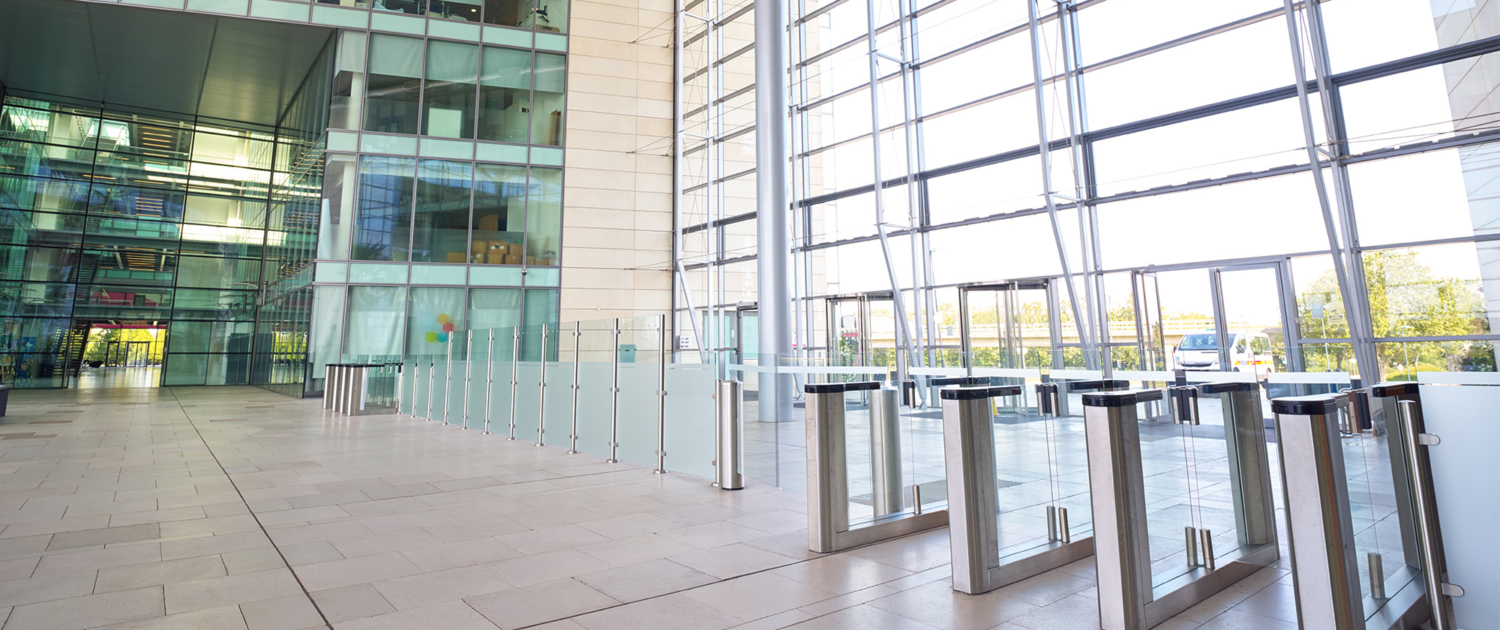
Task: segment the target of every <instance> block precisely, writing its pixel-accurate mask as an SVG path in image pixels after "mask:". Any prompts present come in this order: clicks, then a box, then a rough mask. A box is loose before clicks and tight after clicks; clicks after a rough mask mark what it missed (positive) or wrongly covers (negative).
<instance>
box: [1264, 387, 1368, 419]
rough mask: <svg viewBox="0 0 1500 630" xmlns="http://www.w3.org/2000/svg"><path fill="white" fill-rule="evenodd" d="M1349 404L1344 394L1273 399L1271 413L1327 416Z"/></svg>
mask: <svg viewBox="0 0 1500 630" xmlns="http://www.w3.org/2000/svg"><path fill="white" fill-rule="evenodd" d="M1348 404H1349V395H1348V394H1346V393H1342V392H1341V393H1337V394H1318V395H1316V396H1288V397H1286V398H1273V399H1271V413H1274V414H1276V415H1282V414H1286V415H1289V416H1326V415H1329V414H1332V413H1334V412H1336V411H1338V410H1339V408H1341V407H1345V406H1348Z"/></svg>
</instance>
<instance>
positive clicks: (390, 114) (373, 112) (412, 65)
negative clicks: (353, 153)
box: [365, 0, 424, 135]
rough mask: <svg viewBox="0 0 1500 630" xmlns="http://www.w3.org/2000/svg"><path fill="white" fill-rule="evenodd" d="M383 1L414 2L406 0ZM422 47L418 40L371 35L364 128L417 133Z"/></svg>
mask: <svg viewBox="0 0 1500 630" xmlns="http://www.w3.org/2000/svg"><path fill="white" fill-rule="evenodd" d="M378 1H379V0H377V2H378ZM386 1H387V2H396V1H400V2H401V3H403V4H413V3H410V2H407V1H406V0H386ZM423 48H424V46H423V44H422V40H420V39H412V38H410V37H394V36H391V35H371V41H370V72H369V80H368V82H367V83H368V85H367V86H366V89H367V95H366V97H365V131H382V132H386V133H404V134H412V135H415V134H416V133H417V129H418V127H417V119H418V111H417V105H418V101H420V100H421V95H422V49H423Z"/></svg>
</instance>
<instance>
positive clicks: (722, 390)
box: [714, 381, 745, 490]
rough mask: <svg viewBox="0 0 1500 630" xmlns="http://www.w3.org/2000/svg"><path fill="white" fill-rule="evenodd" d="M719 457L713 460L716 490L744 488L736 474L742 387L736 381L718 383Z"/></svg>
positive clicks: (740, 478)
mask: <svg viewBox="0 0 1500 630" xmlns="http://www.w3.org/2000/svg"><path fill="white" fill-rule="evenodd" d="M718 394H719V396H718V397H719V456H718V459H717V460H715V463H716V467H717V471H718V480H717V481H716V482H714V485H717V486H718V487H719V489H720V490H739V489H742V488H744V487H745V480H744V476H743V475H741V474H740V459H741V452H742V446H741V442H740V430H741V426H740V422H741V417H742V415H743V412H744V407H745V400H744V385H743V384H742V383H740V382H739V381H719V391H718Z"/></svg>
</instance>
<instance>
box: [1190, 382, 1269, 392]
mask: <svg viewBox="0 0 1500 630" xmlns="http://www.w3.org/2000/svg"><path fill="white" fill-rule="evenodd" d="M1257 389H1260V383H1256V382H1253V381H1252V382H1247V381H1235V382H1226V383H1204V384H1202V385H1199V386H1198V391H1199V392H1202V393H1204V394H1222V393H1224V392H1253V391H1255V390H1257Z"/></svg>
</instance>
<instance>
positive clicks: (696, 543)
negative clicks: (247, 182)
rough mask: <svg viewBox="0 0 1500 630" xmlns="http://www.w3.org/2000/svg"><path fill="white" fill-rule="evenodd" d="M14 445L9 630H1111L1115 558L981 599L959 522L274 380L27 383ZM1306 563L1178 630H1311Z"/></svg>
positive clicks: (7, 428)
mask: <svg viewBox="0 0 1500 630" xmlns="http://www.w3.org/2000/svg"><path fill="white" fill-rule="evenodd" d="M1017 426H1021V427H1032V426H1036V425H1035V424H1034V423H1029V424H1021V425H1017ZM0 436H3V437H5V438H6V439H4V440H0V462H3V466H0V483H3V484H4V487H3V489H0V490H3V491H0V494H3V496H0V499H3V500H0V522H4V523H8V525H6V526H5V528H4V529H3V530H0V618H4V617H6V615H7V614H8V620H7V621H6V625H5V628H6V629H7V630H12V629H23V630H24V629H28V628H49V629H61V628H94V627H99V626H107V625H110V624H122V627H147V625H149V627H153V628H155V627H182V628H236V629H241V630H243V629H245V628H251V629H257V630H258V629H261V628H268V629H269V628H287V629H298V628H316V627H325V626H328V625H331V626H333V627H335V628H338V629H340V630H343V629H350V630H367V629H376V628H387V629H396V628H403V629H404V628H422V629H423V630H443V629H448V628H454V629H468V628H495V627H499V628H505V629H507V630H514V629H518V628H524V627H534V626H536V627H540V628H546V630H580V629H588V630H606V629H607V630H629V629H635V628H644V629H650V630H670V629H691V630H699V629H706V630H716V629H722V628H730V627H739V628H745V629H749V628H758V629H772V628H782V627H797V628H800V629H803V630H817V629H833V628H848V629H861V630H867V629H875V628H892V629H902V630H931V629H932V628H955V629H957V628H962V629H975V630H991V629H993V630H1052V629H1057V630H1077V629H1081V628H1097V627H1098V622H1097V616H1098V614H1097V607H1098V602H1097V600H1096V599H1095V598H1096V594H1095V589H1094V580H1093V573H1094V568H1093V564H1092V561H1088V560H1086V561H1082V562H1079V563H1076V564H1074V565H1070V566H1068V567H1064V568H1062V569H1059V570H1056V571H1052V572H1050V573H1047V574H1045V575H1042V576H1039V577H1036V578H1033V579H1031V580H1028V581H1026V582H1022V583H1019V584H1015V585H1012V586H1009V587H1006V588H1004V589H1001V590H999V591H996V592H993V593H989V594H986V595H980V596H967V595H962V594H957V593H955V592H953V590H952V588H951V584H950V581H949V579H950V576H951V570H950V568H949V566H948V563H949V549H948V534H947V530H946V529H940V530H935V531H931V532H927V533H924V534H921V535H917V536H912V537H908V538H904V539H899V540H894V541H888V542H885V543H881V544H876V545H872V546H868V547H864V548H860V549H855V550H851V551H848V552H843V553H838V554H830V555H822V556H820V555H817V554H812V553H809V552H808V551H807V547H806V544H807V533H806V526H807V523H806V514H805V511H806V497H805V495H803V494H802V493H800V492H796V491H790V490H783V489H777V488H774V487H772V486H768V485H765V484H759V483H751V484H749V487H748V488H746V489H745V490H741V491H737V492H722V491H719V490H715V489H713V488H710V487H709V486H708V484H707V481H706V480H704V479H699V478H694V477H689V476H685V475H681V474H675V473H674V474H667V475H653V474H651V472H650V470H649V469H646V468H643V467H640V466H636V465H631V464H610V463H606V462H605V461H603V460H602V459H601V458H598V457H594V456H591V455H585V454H580V455H568V454H566V453H565V452H564V450H563V449H559V448H552V447H548V448H536V447H534V446H532V445H530V444H528V443H526V442H522V441H508V440H506V439H504V437H502V436H500V435H485V434H484V433H482V432H479V431H464V430H460V429H458V428H457V427H453V426H444V425H442V424H440V423H436V422H429V421H424V420H419V419H415V418H410V417H402V416H363V417H358V418H349V417H345V416H333V415H330V414H328V413H327V412H324V411H323V410H322V409H321V407H320V405H319V401H316V400H308V401H302V400H293V399H289V398H283V397H281V396H278V395H275V394H272V393H269V392H266V391H263V390H259V389H254V388H248V387H193V388H155V389H94V390H81V391H17V392H14V393H13V394H12V395H11V399H10V410H9V415H8V416H7V417H5V418H4V419H3V420H0ZM1163 442H1164V441H1163ZM1157 443H1162V442H1157ZM1019 475H1020V474H1019V473H1017V476H1019ZM1016 480H1017V481H1019V480H1020V479H1016ZM1025 487H1034V486H1031V485H1030V484H1028V483H1021V484H1019V485H1015V486H1011V488H1025ZM1287 564H1288V562H1287V561H1286V560H1285V559H1283V560H1282V562H1281V564H1280V566H1277V567H1270V568H1267V569H1265V570H1262V571H1261V572H1259V573H1257V574H1255V575H1254V576H1253V577H1251V578H1249V579H1247V580H1246V581H1244V582H1242V583H1240V584H1238V585H1236V586H1234V587H1232V588H1230V589H1229V590H1227V591H1225V592H1223V593H1221V594H1219V595H1217V596H1215V597H1213V598H1211V599H1209V600H1208V601H1207V602H1205V603H1203V604H1201V605H1199V606H1197V607H1195V608H1193V609H1191V610H1189V611H1188V612H1186V613H1184V614H1183V615H1180V616H1179V617H1177V618H1175V619H1172V620H1169V621H1168V622H1167V623H1166V625H1163V626H1159V628H1162V629H1163V630H1185V629H1190V628H1200V627H1201V628H1204V629H1209V630H1226V629H1228V628H1256V629H1263V630H1283V629H1284V630H1291V629H1294V628H1295V627H1296V624H1295V621H1294V620H1295V607H1294V603H1293V599H1292V595H1291V585H1290V583H1291V578H1290V577H1289V575H1288V573H1287V571H1286V566H1287ZM4 607H10V608H4ZM6 611H8V613H7V612H6ZM542 624H546V625H542Z"/></svg>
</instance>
